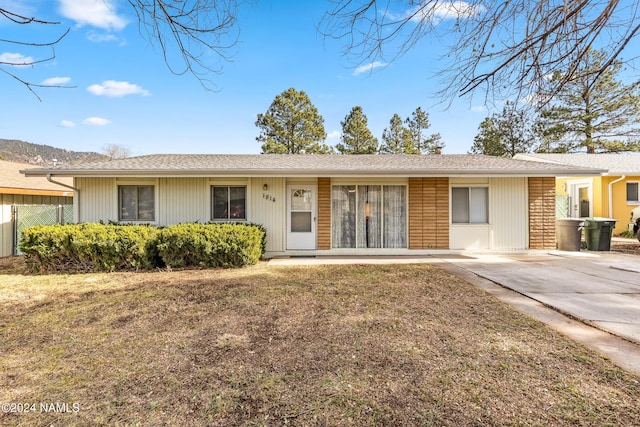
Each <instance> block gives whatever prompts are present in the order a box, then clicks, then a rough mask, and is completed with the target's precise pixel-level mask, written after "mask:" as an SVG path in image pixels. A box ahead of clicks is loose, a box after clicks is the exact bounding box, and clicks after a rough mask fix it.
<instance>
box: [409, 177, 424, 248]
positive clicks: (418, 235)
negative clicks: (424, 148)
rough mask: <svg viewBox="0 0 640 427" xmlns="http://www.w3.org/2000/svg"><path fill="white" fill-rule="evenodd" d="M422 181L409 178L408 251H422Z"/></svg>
mask: <svg viewBox="0 0 640 427" xmlns="http://www.w3.org/2000/svg"><path fill="white" fill-rule="evenodd" d="M422 214H423V211H422V179H421V178H409V249H422V234H423V232H422V216H423V215H422Z"/></svg>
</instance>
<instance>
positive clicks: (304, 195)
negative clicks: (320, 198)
mask: <svg viewBox="0 0 640 427" xmlns="http://www.w3.org/2000/svg"><path fill="white" fill-rule="evenodd" d="M315 248H316V187H315V185H288V186H287V249H315Z"/></svg>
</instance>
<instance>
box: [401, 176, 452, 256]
mask: <svg viewBox="0 0 640 427" xmlns="http://www.w3.org/2000/svg"><path fill="white" fill-rule="evenodd" d="M409 249H449V179H448V178H410V179H409Z"/></svg>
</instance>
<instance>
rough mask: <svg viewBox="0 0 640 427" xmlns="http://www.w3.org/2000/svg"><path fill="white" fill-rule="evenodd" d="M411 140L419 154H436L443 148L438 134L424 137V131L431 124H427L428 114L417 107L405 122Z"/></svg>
mask: <svg viewBox="0 0 640 427" xmlns="http://www.w3.org/2000/svg"><path fill="white" fill-rule="evenodd" d="M405 123H406V124H407V127H408V128H409V133H410V135H411V139H412V140H413V146H414V147H415V148H416V150H417V151H418V152H419V153H421V154H437V153H439V152H440V150H442V148H443V147H444V143H443V142H442V138H441V137H440V134H439V133H433V134H431V135H428V136H426V135H425V134H424V131H426V130H427V129H429V127H430V126H431V123H429V114H428V113H425V112H424V111H423V110H422V108H420V107H418V108H416V110H415V111H414V112H413V113H411V117H409V118H407V119H406V120H405Z"/></svg>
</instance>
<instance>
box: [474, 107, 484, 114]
mask: <svg viewBox="0 0 640 427" xmlns="http://www.w3.org/2000/svg"><path fill="white" fill-rule="evenodd" d="M471 111H475V112H476V113H482V112H483V111H484V107H483V106H482V105H478V106H475V107H471Z"/></svg>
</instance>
